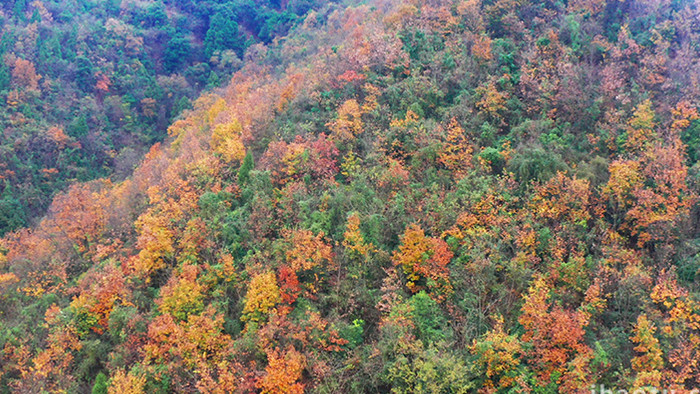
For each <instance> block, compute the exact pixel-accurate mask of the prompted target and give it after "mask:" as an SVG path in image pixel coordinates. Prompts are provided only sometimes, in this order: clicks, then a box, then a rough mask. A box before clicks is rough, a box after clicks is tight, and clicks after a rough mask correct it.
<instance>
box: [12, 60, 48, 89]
mask: <svg viewBox="0 0 700 394" xmlns="http://www.w3.org/2000/svg"><path fill="white" fill-rule="evenodd" d="M39 80H41V75H38V74H37V73H36V68H35V67H34V63H32V62H31V61H29V60H25V59H21V58H19V57H18V58H16V60H15V61H14V64H13V65H12V83H14V84H15V85H16V86H17V87H19V88H21V89H24V90H27V91H38V90H39Z"/></svg>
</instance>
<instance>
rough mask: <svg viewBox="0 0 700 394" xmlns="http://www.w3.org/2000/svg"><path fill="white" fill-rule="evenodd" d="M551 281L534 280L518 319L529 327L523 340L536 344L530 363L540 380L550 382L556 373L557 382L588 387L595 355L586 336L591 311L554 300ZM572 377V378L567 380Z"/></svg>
mask: <svg viewBox="0 0 700 394" xmlns="http://www.w3.org/2000/svg"><path fill="white" fill-rule="evenodd" d="M551 289H552V287H551V285H550V284H548V283H547V280H546V279H545V278H544V277H541V276H540V277H538V278H536V279H535V280H534V282H533V283H532V285H531V286H530V289H529V290H528V294H526V295H524V296H523V299H524V300H525V303H524V304H523V307H522V309H521V312H522V314H521V315H520V318H519V319H518V321H519V322H520V324H522V325H523V328H525V334H523V336H522V341H523V342H529V343H530V344H531V345H532V350H531V352H530V360H531V361H530V364H531V365H532V366H533V369H535V371H536V372H537V376H538V378H539V381H540V383H542V384H545V385H546V384H547V383H549V382H550V381H551V379H552V376H557V375H558V376H559V378H558V379H557V383H559V384H564V383H565V382H566V386H567V387H570V388H572V389H574V391H577V390H581V389H583V388H585V387H587V384H588V383H589V382H588V381H586V374H585V373H584V374H581V373H580V370H581V369H583V371H584V372H585V371H586V370H587V369H588V368H589V367H588V362H589V361H590V359H591V358H592V351H591V349H590V348H589V347H588V346H586V344H585V343H584V340H583V336H584V333H585V327H586V326H587V325H588V319H589V315H588V314H587V313H586V312H585V311H581V310H577V311H569V310H566V309H564V308H563V307H561V306H559V305H553V303H552V302H551V300H550V297H551V295H550V292H551ZM567 380H568V381H567Z"/></svg>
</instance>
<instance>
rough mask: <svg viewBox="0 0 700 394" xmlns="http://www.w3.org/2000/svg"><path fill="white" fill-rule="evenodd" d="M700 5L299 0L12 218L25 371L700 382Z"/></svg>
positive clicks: (176, 383) (19, 382)
mask: <svg viewBox="0 0 700 394" xmlns="http://www.w3.org/2000/svg"><path fill="white" fill-rule="evenodd" d="M107 3H109V2H105V4H107ZM126 3H128V2H126ZM165 3H166V4H167V6H168V7H175V6H177V7H183V8H182V9H183V10H187V9H188V8H187V7H188V5H189V6H193V7H194V6H197V5H202V4H214V3H217V2H208V1H201V2H199V1H178V2H172V4H171V2H165ZM222 3H223V2H222ZM273 3H274V2H270V4H273ZM297 3H299V4H302V3H303V4H306V3H304V2H301V1H300V2H297ZM122 4H124V2H122ZM134 4H138V2H134ZM273 5H274V4H273ZM277 5H278V6H279V7H280V9H282V8H284V7H290V6H291V5H292V2H291V1H290V2H289V4H287V3H286V2H280V3H277ZM300 6H301V5H300ZM237 7H239V6H236V7H233V8H232V9H233V10H236V11H235V12H236V13H238V12H239V10H240V9H241V8H240V7H239V8H237ZM699 12H700V11H699V10H698V6H697V4H696V3H695V2H692V1H647V0H636V1H633V0H626V1H615V0H608V1H605V0H572V1H569V2H564V3H562V2H550V1H543V2H534V1H526V0H495V1H493V0H412V1H399V0H372V1H365V2H354V1H345V2H336V3H329V4H324V5H320V4H319V5H315V6H313V7H312V6H309V7H308V8H304V12H303V14H304V15H305V16H303V17H299V19H298V21H296V22H295V23H294V25H293V26H291V27H290V28H289V30H288V31H283V32H280V33H279V35H278V36H276V39H270V40H267V39H263V38H260V35H259V36H258V37H257V39H256V40H257V42H256V43H253V42H251V43H250V44H249V45H246V47H245V48H241V51H244V52H243V55H242V57H241V59H243V60H242V61H241V62H240V64H239V65H238V66H237V67H236V68H237V70H236V71H235V72H233V70H231V72H233V73H232V74H231V75H232V76H231V77H230V79H229V78H228V77H226V80H225V81H224V82H221V83H220V86H218V87H217V86H215V85H211V86H210V87H209V90H206V91H203V92H202V93H201V95H200V96H199V98H197V99H196V100H194V101H193V102H192V105H191V108H189V109H183V110H182V113H181V114H180V115H179V116H178V115H177V113H176V112H177V111H175V112H173V113H171V114H170V115H169V116H167V117H165V118H164V119H167V120H168V121H169V120H172V122H171V123H169V125H168V126H167V137H166V136H163V137H161V138H157V139H153V140H149V139H146V140H144V142H143V144H142V145H141V146H146V145H148V146H150V148H149V150H148V152H147V153H146V154H145V156H144V157H143V159H142V160H140V161H138V165H135V166H134V167H135V168H134V169H133V171H131V170H128V171H127V170H126V169H125V170H124V171H123V172H122V175H121V176H116V175H115V176H112V177H111V178H99V179H94V180H91V181H87V182H82V183H75V184H72V185H71V186H70V187H69V188H68V189H67V191H65V192H62V193H60V194H58V195H57V196H56V197H55V198H54V199H53V202H52V203H51V205H50V207H49V208H48V212H47V214H46V215H45V216H43V218H41V220H37V223H36V225H34V226H31V227H29V228H25V229H19V230H16V231H13V232H9V233H8V234H6V235H5V236H4V238H2V240H1V241H0V360H1V361H0V392H22V393H25V392H26V393H34V392H52V393H53V392H85V393H90V392H92V393H106V392H109V393H141V392H149V393H168V392H202V393H209V392H212V393H214V392H221V393H224V392H226V393H227V392H242V393H248V392H263V393H300V392H320V393H345V392H358V393H362V392H396V393H423V392H430V393H453V392H454V393H470V392H480V393H495V392H499V393H509V392H527V393H555V392H562V393H579V392H590V391H591V386H593V385H595V386H596V387H604V388H605V389H614V390H628V391H629V392H633V391H634V390H636V389H641V390H642V391H643V392H654V391H652V389H658V390H662V389H666V390H676V392H679V393H680V392H691V390H693V389H695V388H698V389H700V365H698V362H697V360H700V200H699V199H698V195H699V192H700V164H698V161H699V160H700V115H699V114H698V105H699V104H700V102H699V101H698V97H700V18H698V15H699ZM207 15H209V14H207ZM241 26H245V25H244V23H241ZM246 29H247V28H246ZM200 33H201V32H200ZM193 34H195V33H193ZM224 37H228V36H224ZM183 67H184V65H183ZM153 70H158V67H157V66H153V69H149V72H152V73H157V72H158V71H153ZM217 75H218V74H217ZM225 75H226V74H225V73H222V74H221V77H222V78H224V76H225ZM137 85H138V84H137ZM193 91H194V90H193ZM199 91H200V90H197V92H199ZM124 92H125V93H124V94H128V93H126V92H128V90H125V91H124ZM132 94H133V93H132ZM183 97H185V96H183ZM187 97H189V96H187ZM156 103H158V101H157V100H156ZM163 105H165V106H166V107H167V104H163ZM158 107H159V108H160V104H158ZM41 113H42V112H38V113H37V117H38V119H44V117H43V116H40V114H41ZM41 121H42V122H43V120H41ZM133 122H135V124H136V125H140V124H142V123H141V122H142V119H141V118H140V117H139V118H134V120H133ZM145 124H148V123H147V122H146V123H145ZM164 127H165V126H164ZM151 144H152V145H151ZM6 149H10V150H13V149H14V150H13V151H15V152H18V151H21V149H22V146H21V145H20V146H19V147H17V148H12V147H10V146H8V147H7V148H6ZM31 151H32V152H35V153H36V154H37V155H38V157H41V155H42V154H43V153H42V152H41V151H34V150H31ZM86 163H87V164H86V165H87V167H86V168H90V166H92V163H94V162H93V161H91V160H88V161H87V162H86ZM110 168H112V169H110V170H109V174H112V175H113V174H115V172H114V171H116V170H114V169H113V168H114V167H110ZM99 176H101V175H99V174H95V176H91V177H89V179H93V178H97V177H99ZM13 209H14V208H13ZM13 212H15V211H13ZM601 390H602V389H601Z"/></svg>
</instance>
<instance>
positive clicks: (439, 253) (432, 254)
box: [392, 223, 453, 301]
mask: <svg viewBox="0 0 700 394" xmlns="http://www.w3.org/2000/svg"><path fill="white" fill-rule="evenodd" d="M452 257H453V254H452V252H451V251H450V250H449V248H448V246H447V243H445V241H443V240H441V239H439V238H432V237H426V236H425V233H424V232H423V229H421V228H420V226H419V225H418V224H416V223H413V224H411V225H410V226H408V227H407V228H406V231H405V232H404V234H403V236H402V237H401V245H400V246H399V249H398V250H397V251H395V252H394V255H393V257H392V261H393V263H394V265H396V266H401V267H402V268H403V272H404V274H406V279H407V280H408V283H407V284H406V286H407V287H408V288H409V290H411V291H412V292H414V293H417V292H419V291H421V290H423V289H428V290H429V291H430V295H431V296H432V297H434V298H436V299H438V300H441V301H444V300H445V299H446V298H447V296H449V295H450V294H451V293H452V285H451V284H450V280H449V270H448V269H447V264H449V263H450V260H452Z"/></svg>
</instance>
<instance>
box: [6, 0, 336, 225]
mask: <svg viewBox="0 0 700 394" xmlns="http://www.w3.org/2000/svg"><path fill="white" fill-rule="evenodd" d="M323 3H325V2H324V1H315V0H292V1H289V2H286V3H285V4H281V3H280V2H279V1H277V2H275V1H262V0H256V1H255V2H254V1H253V0H233V1H229V0H217V1H190V0H170V1H161V0H158V1H153V0H150V1H144V0H124V1H122V0H48V1H38V0H36V1H29V0H9V1H3V2H2V3H1V4H0V102H2V103H3V105H2V106H0V130H3V133H2V134H0V235H2V234H5V233H6V232H8V231H11V230H15V229H17V228H19V227H23V226H26V225H31V224H32V223H35V222H36V220H35V219H37V218H40V217H41V215H43V214H44V213H45V211H46V208H47V207H48V205H49V203H50V202H51V200H52V198H53V196H54V194H55V193H56V192H58V191H61V190H64V189H65V188H67V187H68V186H69V185H71V184H73V183H75V182H76V181H77V182H85V181H89V180H93V179H96V178H101V177H110V176H112V177H114V178H115V179H123V178H124V177H126V176H128V175H130V174H131V172H132V171H133V169H134V167H135V166H136V165H137V164H138V162H139V161H140V159H141V158H142V157H143V154H144V153H145V152H147V151H148V149H149V148H150V147H151V145H153V144H154V143H156V142H162V141H163V140H164V138H165V137H166V136H167V131H166V130H167V127H168V125H169V124H170V123H172V121H173V120H174V119H175V118H176V117H177V116H178V115H179V114H181V113H182V111H183V110H185V109H190V108H191V107H192V101H194V100H195V99H196V98H197V97H198V96H199V94H200V93H201V92H202V91H203V89H206V88H211V87H216V86H219V85H221V84H223V85H226V82H227V81H228V80H229V79H230V76H231V74H232V73H233V72H234V71H236V70H238V69H239V68H240V67H241V65H242V63H243V60H244V53H245V49H246V48H248V47H250V46H252V45H255V44H256V43H261V42H262V43H271V42H272V41H273V40H274V39H275V38H277V37H279V36H284V35H285V34H286V33H287V31H288V30H289V29H290V28H291V27H292V26H294V25H295V24H297V23H299V22H300V21H302V20H303V18H304V16H305V15H306V13H307V12H308V11H309V10H312V9H314V8H316V7H318V6H319V5H321V4H323Z"/></svg>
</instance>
